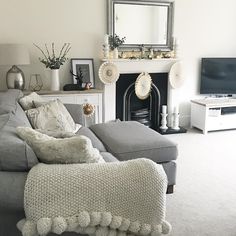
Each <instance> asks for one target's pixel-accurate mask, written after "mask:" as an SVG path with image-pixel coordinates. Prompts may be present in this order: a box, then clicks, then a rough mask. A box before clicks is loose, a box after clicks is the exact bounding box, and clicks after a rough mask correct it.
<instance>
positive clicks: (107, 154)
mask: <svg viewBox="0 0 236 236" xmlns="http://www.w3.org/2000/svg"><path fill="white" fill-rule="evenodd" d="M100 154H101V155H102V157H103V159H104V161H105V162H115V161H118V160H117V159H116V158H115V157H114V156H113V155H112V154H111V153H110V152H101V153H100Z"/></svg>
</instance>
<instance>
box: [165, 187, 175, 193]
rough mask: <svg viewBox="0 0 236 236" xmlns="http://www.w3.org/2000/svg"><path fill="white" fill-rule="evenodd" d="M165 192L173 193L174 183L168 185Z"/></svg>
mask: <svg viewBox="0 0 236 236" xmlns="http://www.w3.org/2000/svg"><path fill="white" fill-rule="evenodd" d="M166 193H167V194H171V193H174V185H168V187H167V191H166Z"/></svg>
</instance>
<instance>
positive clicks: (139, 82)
mask: <svg viewBox="0 0 236 236" xmlns="http://www.w3.org/2000/svg"><path fill="white" fill-rule="evenodd" d="M151 89H152V79H151V76H150V75H149V74H148V73H146V72H145V73H144V72H143V73H141V74H140V75H139V76H138V78H137V79H136V82H135V94H136V96H137V97H138V98H139V99H142V100H144V99H146V98H148V97H149V95H150V92H151Z"/></svg>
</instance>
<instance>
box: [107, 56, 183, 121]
mask: <svg viewBox="0 0 236 236" xmlns="http://www.w3.org/2000/svg"><path fill="white" fill-rule="evenodd" d="M104 61H110V62H113V63H115V64H116V66H117V67H118V70H119V72H120V74H134V73H142V72H148V73H169V71H170V69H171V67H172V65H173V64H174V63H176V62H177V61H179V60H178V59H176V58H174V59H173V58H161V59H152V60H148V59H139V60H136V59H135V60H130V59H112V60H103V62H104ZM167 100H168V104H167V105H168V107H169V109H172V94H171V88H170V85H169V83H168V96H167ZM103 117H104V121H105V122H107V121H111V120H115V119H116V84H110V85H105V86H104V116H103Z"/></svg>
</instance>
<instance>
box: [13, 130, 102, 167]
mask: <svg viewBox="0 0 236 236" xmlns="http://www.w3.org/2000/svg"><path fill="white" fill-rule="evenodd" d="M16 131H17V134H18V135H19V136H20V137H21V138H22V139H23V140H25V141H26V142H27V143H28V145H30V146H31V148H32V149H33V150H34V152H35V154H36V155H37V157H38V158H39V160H40V161H41V162H45V163H49V164H51V163H54V164H58V163H60V164H64V163H97V162H105V161H104V160H103V158H102V156H101V155H100V153H99V151H98V150H97V149H96V148H93V146H92V142H91V140H90V139H89V138H87V137H86V136H82V135H76V136H73V137H71V138H65V139H56V138H53V137H49V136H48V135H45V134H42V133H40V132H37V131H36V130H33V129H31V128H29V127H17V129H16Z"/></svg>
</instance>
